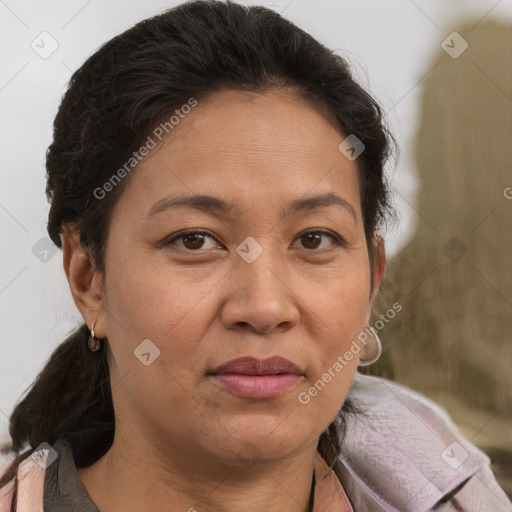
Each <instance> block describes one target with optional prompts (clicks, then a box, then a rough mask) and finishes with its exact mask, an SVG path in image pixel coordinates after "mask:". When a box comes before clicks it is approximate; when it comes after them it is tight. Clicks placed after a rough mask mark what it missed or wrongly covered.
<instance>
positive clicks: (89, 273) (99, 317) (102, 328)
mask: <svg viewBox="0 0 512 512" xmlns="http://www.w3.org/2000/svg"><path fill="white" fill-rule="evenodd" d="M61 241H62V250H63V265H64V271H65V273H66V277H67V279H68V283H69V288H70V290H71V295H72V296H73V300H74V302H75V305H76V307H77V308H78V310H79V311H80V313H81V314H82V317H83V318H84V321H85V323H86V324H87V326H88V327H89V329H91V328H92V325H93V323H94V334H95V335H96V337H97V338H105V337H106V335H107V333H106V324H105V314H104V313H105V310H104V308H103V300H104V299H103V274H102V273H100V272H99V271H98V270H96V268H95V265H94V261H93V259H92V258H91V257H90V256H89V255H87V254H86V252H85V251H84V248H83V247H82V245H81V244H80V233H79V232H78V231H74V230H73V229H72V228H70V227H68V226H65V227H64V229H63V231H62V234H61Z"/></svg>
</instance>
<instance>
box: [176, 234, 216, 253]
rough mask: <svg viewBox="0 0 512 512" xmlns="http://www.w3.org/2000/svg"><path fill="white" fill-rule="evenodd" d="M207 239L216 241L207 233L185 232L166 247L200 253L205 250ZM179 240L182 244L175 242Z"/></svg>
mask: <svg viewBox="0 0 512 512" xmlns="http://www.w3.org/2000/svg"><path fill="white" fill-rule="evenodd" d="M207 238H211V239H212V240H214V238H213V237H212V236H211V235H209V234H208V233H207V232H205V231H183V232H182V233H180V234H179V235H178V236H176V237H174V238H173V239H172V240H170V241H169V243H168V244H166V245H177V246H178V247H180V248H182V249H186V250H189V251H199V250H204V249H205V247H204V244H205V240H206V239H207ZM177 240H180V241H181V244H176V243H175V242H176V241H177Z"/></svg>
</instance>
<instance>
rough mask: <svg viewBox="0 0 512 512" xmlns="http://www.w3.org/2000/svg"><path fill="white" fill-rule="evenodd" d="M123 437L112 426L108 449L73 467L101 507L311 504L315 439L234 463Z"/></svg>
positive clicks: (296, 511) (297, 509) (275, 511)
mask: <svg viewBox="0 0 512 512" xmlns="http://www.w3.org/2000/svg"><path fill="white" fill-rule="evenodd" d="M127 439H129V440H123V436H122V432H121V431H120V430H116V434H115V438H114V443H113V445H112V447H111V448H110V449H109V451H108V452H107V453H106V454H105V455H104V456H103V457H102V458H101V459H100V460H98V461H97V462H96V463H95V464H93V465H92V466H89V467H88V468H79V469H78V474H79V476H80V479H81V480H82V482H83V484H84V486H85V488H86V489H87V492H88V493H89V495H90V496H91V498H92V500H93V501H94V503H95V504H96V506H97V507H98V508H99V510H100V511H102V512H105V511H109V512H121V511H122V512H132V511H133V512H135V511H136V512H139V511H140V510H149V509H151V508H155V509H156V508H159V509H161V510H166V509H169V504H172V507H171V508H172V510H183V511H188V512H203V511H215V512H235V511H236V512H238V511H240V510H244V511H247V512H260V511H261V510H265V511H268V512H282V511H283V510H286V511H287V512H310V511H311V510H312V503H311V501H312V496H311V491H312V485H311V484H312V481H313V468H314V460H315V452H316V447H317V444H316V442H314V443H311V444H310V445H308V446H307V447H306V448H305V449H304V450H302V451H301V452H300V453H297V454H296V455H294V456H293V457H289V458H283V459H274V460H271V461H263V460H259V461H257V463H256V462H255V463H253V464H251V463H249V462H248V461H246V463H242V462H239V463H238V464H234V463H221V462H219V460H210V459H209V457H208V454H203V455H202V456H199V454H197V453H191V452H190V451H187V449H186V448H185V449H184V447H183V446H172V447H169V446H168V444H166V446H165V448H163V447H162V446H160V447H154V446H151V445H150V444H149V441H148V437H147V436H137V437H135V436H129V438H127ZM134 439H137V441H136V442H134V441H133V440H134ZM182 444H183V443H182ZM127 447H128V448H127ZM141 454H143V456H141Z"/></svg>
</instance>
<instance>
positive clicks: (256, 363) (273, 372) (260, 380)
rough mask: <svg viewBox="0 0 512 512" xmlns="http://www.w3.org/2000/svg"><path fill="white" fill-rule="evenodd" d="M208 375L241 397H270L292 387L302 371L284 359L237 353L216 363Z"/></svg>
mask: <svg viewBox="0 0 512 512" xmlns="http://www.w3.org/2000/svg"><path fill="white" fill-rule="evenodd" d="M209 375H210V376H211V377H212V378H213V379H214V381H215V382H217V383H218V384H220V385H221V386H222V387H223V388H224V389H226V390H227V391H230V392H231V393H234V394H235V395H238V396H241V397H244V398H256V399H263V398H274V397H276V396H279V395H281V394H283V393H284V392H285V391H286V390H288V389H290V388H291V387H293V386H294V385H295V384H296V383H297V381H299V380H300V379H301V378H302V376H303V375H304V373H303V372H302V371H301V369H300V368H299V367H298V366H297V365H295V364H293V363H292V362H291V361H288V359H284V358H283V357H279V356H274V357H270V358H268V359H263V360H260V359H257V358H255V357H241V358H238V359H233V360H232V361H228V362H227V363H225V364H223V365H221V366H219V367H217V368H216V369H215V370H213V371H212V372H211V373H209Z"/></svg>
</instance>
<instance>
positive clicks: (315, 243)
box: [297, 231, 341, 250]
mask: <svg viewBox="0 0 512 512" xmlns="http://www.w3.org/2000/svg"><path fill="white" fill-rule="evenodd" d="M325 238H330V239H331V240H333V241H334V243H335V245H341V242H340V240H339V239H338V237H336V236H335V235H334V234H332V233H329V232H328V231H308V232H306V233H303V234H302V235H300V236H299V237H298V238H297V240H301V241H302V245H303V247H304V249H308V250H315V249H318V248H319V247H320V244H321V243H322V240H323V239H325ZM327 247H328V246H327ZM320 248H325V246H324V247H320Z"/></svg>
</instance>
